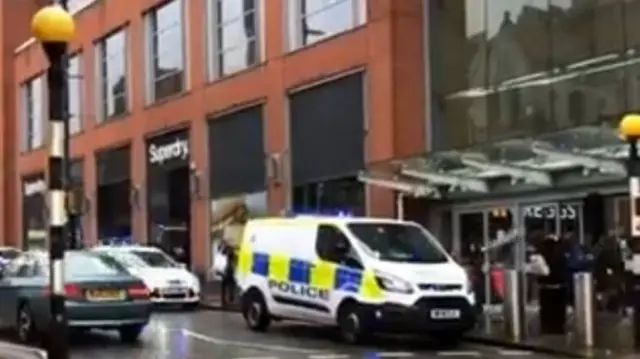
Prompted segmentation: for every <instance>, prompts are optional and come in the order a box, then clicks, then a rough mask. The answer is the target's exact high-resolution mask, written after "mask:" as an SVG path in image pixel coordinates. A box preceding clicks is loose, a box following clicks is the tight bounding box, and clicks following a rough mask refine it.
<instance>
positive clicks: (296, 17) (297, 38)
mask: <svg viewBox="0 0 640 359" xmlns="http://www.w3.org/2000/svg"><path fill="white" fill-rule="evenodd" d="M302 1H306V0H287V6H286V16H285V19H286V24H287V28H288V29H287V31H286V34H287V44H288V50H289V51H295V50H297V49H300V48H304V47H307V46H312V45H314V44H317V43H319V42H322V41H325V40H327V39H331V38H333V37H336V36H340V35H341V34H344V33H345V32H348V31H349V30H352V29H355V28H357V27H359V26H362V25H364V24H366V23H367V21H368V13H367V12H368V7H367V0H338V1H337V2H336V3H333V4H329V5H326V6H324V7H322V8H321V9H318V10H316V11H314V12H312V13H306V14H302V7H303V6H302ZM343 2H351V8H352V14H353V17H352V19H351V24H350V26H349V27H348V28H345V29H343V30H341V31H339V32H335V33H332V34H329V35H326V36H324V37H323V38H321V39H319V40H317V41H313V42H305V37H304V34H303V33H302V28H303V21H304V20H305V19H306V18H308V17H310V16H314V15H317V14H320V13H322V12H325V11H330V9H332V8H334V7H336V6H338V5H339V4H342V3H343Z"/></svg>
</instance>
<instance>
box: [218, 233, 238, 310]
mask: <svg viewBox="0 0 640 359" xmlns="http://www.w3.org/2000/svg"><path fill="white" fill-rule="evenodd" d="M223 251H224V252H223V253H224V255H225V257H226V262H227V263H226V266H225V269H224V271H223V273H222V291H221V301H222V307H223V308H227V307H229V306H230V305H232V304H233V303H234V302H235V294H236V278H235V275H236V250H235V248H234V247H233V246H231V245H228V244H227V245H225V246H224V248H223Z"/></svg>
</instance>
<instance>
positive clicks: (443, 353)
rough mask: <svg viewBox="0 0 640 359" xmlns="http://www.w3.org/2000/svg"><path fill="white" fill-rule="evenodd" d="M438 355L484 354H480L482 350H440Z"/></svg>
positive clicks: (471, 355) (475, 355)
mask: <svg viewBox="0 0 640 359" xmlns="http://www.w3.org/2000/svg"><path fill="white" fill-rule="evenodd" d="M438 355H439V356H442V357H479V356H481V355H482V354H480V352H477V351H470V350H460V351H455V350H452V351H446V352H438Z"/></svg>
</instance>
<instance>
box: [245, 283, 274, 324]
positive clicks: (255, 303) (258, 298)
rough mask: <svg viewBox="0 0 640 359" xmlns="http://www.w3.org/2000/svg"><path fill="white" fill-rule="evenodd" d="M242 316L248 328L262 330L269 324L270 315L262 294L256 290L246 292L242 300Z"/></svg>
mask: <svg viewBox="0 0 640 359" xmlns="http://www.w3.org/2000/svg"><path fill="white" fill-rule="evenodd" d="M242 316H243V317H244V320H245V322H246V323H247V326H248V327H249V329H251V330H253V331H255V332H264V331H266V330H267V329H268V328H269V325H270V324H271V316H270V314H269V309H268V308H267V304H266V303H265V301H264V298H263V297H262V294H261V293H260V292H258V291H257V290H253V291H250V292H248V293H247V295H246V296H245V297H244V298H243V301H242Z"/></svg>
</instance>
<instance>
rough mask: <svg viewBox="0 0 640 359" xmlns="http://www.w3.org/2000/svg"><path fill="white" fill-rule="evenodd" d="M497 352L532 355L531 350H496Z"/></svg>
mask: <svg viewBox="0 0 640 359" xmlns="http://www.w3.org/2000/svg"><path fill="white" fill-rule="evenodd" d="M498 354H500V355H504V356H521V355H522V356H524V355H533V352H532V351H529V350H498Z"/></svg>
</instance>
